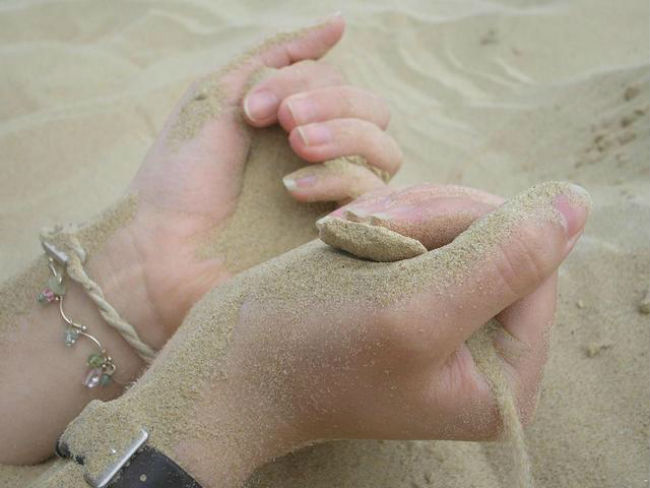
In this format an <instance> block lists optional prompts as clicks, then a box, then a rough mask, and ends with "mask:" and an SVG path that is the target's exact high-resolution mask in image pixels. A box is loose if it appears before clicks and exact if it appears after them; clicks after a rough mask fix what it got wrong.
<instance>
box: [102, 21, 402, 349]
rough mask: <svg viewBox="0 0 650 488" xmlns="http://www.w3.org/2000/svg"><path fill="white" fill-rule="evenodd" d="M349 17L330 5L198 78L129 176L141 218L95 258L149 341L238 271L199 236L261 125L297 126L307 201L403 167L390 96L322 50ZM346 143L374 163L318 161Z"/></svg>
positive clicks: (230, 197) (123, 309)
mask: <svg viewBox="0 0 650 488" xmlns="http://www.w3.org/2000/svg"><path fill="white" fill-rule="evenodd" d="M343 29H344V21H343V19H342V18H341V17H340V16H334V17H331V18H329V19H328V20H327V21H325V22H323V23H322V24H319V25H317V26H315V27H312V28H307V29H304V30H301V31H298V32H294V33H290V34H285V35H282V36H278V37H277V38H276V39H273V40H271V41H269V42H267V43H265V44H263V45H261V46H259V47H257V48H256V49H253V50H251V51H250V53H249V54H246V55H244V56H241V57H240V58H238V59H236V60H235V61H233V62H232V63H230V64H229V65H228V66H226V67H225V68H223V69H221V70H220V71H217V72H216V73H213V74H210V75H207V76H206V77H204V78H203V79H201V80H199V81H197V82H196V83H194V85H193V86H192V87H191V88H190V89H189V90H188V92H187V93H186V94H185V95H184V96H183V98H182V100H181V101H180V103H179V104H178V106H177V107H176V109H175V110H174V112H173V113H172V115H171V116H170V117H169V119H168V121H167V122H166V125H165V127H164V129H163V131H162V132H161V134H160V135H159V137H158V139H157V140H156V141H155V143H154V145H153V146H152V148H151V149H150V151H149V153H148V154H147V156H146V157H145V160H144V162H143V164H142V166H141V167H140V169H139V171H138V173H137V175H136V176H135V178H134V180H133V182H132V184H131V187H130V191H131V192H132V193H135V194H136V195H137V206H138V208H137V213H136V216H135V218H134V220H133V221H132V222H131V223H130V224H129V225H128V226H126V227H125V228H123V229H121V230H120V231H118V232H117V233H116V235H115V236H113V238H112V239H111V241H110V242H109V243H108V244H107V245H106V246H105V249H104V253H103V255H102V256H100V257H96V258H94V259H92V260H91V262H90V264H89V267H90V269H91V272H92V274H93V276H97V277H99V279H100V281H101V284H102V285H105V290H104V291H105V294H106V295H107V297H108V300H109V301H110V302H111V303H112V305H113V306H114V307H115V308H116V309H117V310H119V311H120V313H121V314H122V316H123V317H125V318H126V319H127V320H128V321H130V322H131V323H132V324H134V325H135V327H136V329H137V330H138V332H139V333H140V336H141V337H142V338H143V339H144V340H145V342H147V343H148V344H150V345H152V346H154V347H156V348H159V347H161V346H162V345H163V344H164V343H165V342H166V340H167V339H168V338H169V336H170V335H171V334H172V333H173V332H174V331H175V330H176V328H177V327H178V326H179V325H180V322H181V321H182V318H183V317H184V315H185V314H186V312H187V310H188V309H189V308H190V307H191V305H192V304H193V303H194V302H196V300H197V299H198V298H199V297H201V296H202V295H203V294H204V293H205V292H206V291H207V290H209V289H210V288H211V287H213V286H214V285H216V284H219V283H222V282H224V281H226V280H228V279H229V278H230V277H231V272H230V270H228V269H227V267H226V265H225V264H224V262H223V258H222V257H220V256H216V257H212V258H211V259H200V258H199V257H197V256H198V252H197V247H198V242H199V240H200V237H201V236H204V235H206V234H207V233H208V232H212V234H211V235H212V236H214V229H218V228H219V227H220V225H222V224H224V223H225V222H226V220H227V219H228V218H229V217H230V216H231V215H232V214H233V212H234V210H235V208H236V206H237V201H238V197H239V194H240V191H241V184H242V179H243V172H244V169H245V164H246V160H247V155H248V151H249V149H250V144H251V139H252V137H254V130H253V128H254V127H266V126H269V125H271V124H275V123H278V122H279V123H280V124H281V125H282V126H283V127H284V128H285V129H286V130H287V131H288V132H289V135H288V140H289V142H290V144H291V146H292V147H293V149H294V151H295V152H296V153H297V155H298V156H300V157H301V158H304V159H305V161H306V164H307V165H308V167H306V168H304V169H302V170H299V171H298V172H296V173H295V174H293V175H287V177H286V178H285V180H284V182H285V186H286V187H287V188H288V190H289V192H290V194H291V195H293V196H294V197H295V198H296V199H297V200H299V201H337V200H338V201H340V200H345V199H346V198H348V197H350V196H356V195H359V194H361V193H364V192H365V191H368V190H371V189H375V188H378V187H382V186H385V183H384V182H383V181H382V180H381V178H380V177H379V176H378V175H379V174H381V175H385V174H392V173H394V172H395V171H396V170H397V168H398V166H399V164H400V160H401V155H400V153H399V149H398V148H397V145H396V144H395V142H394V140H393V139H392V138H391V137H390V136H388V135H387V134H386V133H385V132H384V131H383V129H384V128H385V127H386V125H387V123H388V118H389V114H388V109H387V106H386V104H385V103H384V102H383V101H382V100H380V99H379V98H378V97H376V96H375V95H373V94H371V93H370V92H368V91H366V90H363V89H359V88H355V87H352V86H349V85H347V84H346V83H345V81H344V79H343V77H342V76H341V74H340V73H339V72H338V71H337V70H336V69H335V68H333V67H332V66H330V65H327V64H325V63H323V62H322V61H316V60H317V59H318V58H320V57H321V56H323V55H324V54H325V53H326V52H327V51H328V50H329V49H330V48H331V47H332V46H334V45H335V44H336V43H337V42H338V41H339V39H340V38H341V36H342V33H343ZM260 73H263V74H264V75H265V76H264V77H263V78H262V79H261V80H260V81H258V82H257V83H253V84H252V80H254V79H257V78H259V76H260ZM251 84H252V86H251ZM243 114H245V115H243ZM347 155H355V156H359V157H362V158H365V161H366V163H367V164H366V165H349V168H348V169H347V171H346V172H343V173H342V172H341V171H337V170H336V168H332V167H330V166H329V163H326V164H325V165H322V164H318V163H323V162H326V160H329V159H332V158H337V157H339V156H347ZM307 162H308V163H307ZM260 198H261V199H263V198H264V195H260ZM179 284H182V286H179Z"/></svg>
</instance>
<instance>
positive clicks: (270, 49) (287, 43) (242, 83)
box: [193, 14, 345, 102]
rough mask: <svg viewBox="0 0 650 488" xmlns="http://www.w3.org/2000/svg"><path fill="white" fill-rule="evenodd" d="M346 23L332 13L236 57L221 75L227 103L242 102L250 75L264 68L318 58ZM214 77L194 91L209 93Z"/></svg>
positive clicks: (334, 41) (337, 39) (341, 33)
mask: <svg viewBox="0 0 650 488" xmlns="http://www.w3.org/2000/svg"><path fill="white" fill-rule="evenodd" d="M344 29H345V21H344V20H343V17H341V15H340V14H335V15H333V16H331V17H329V18H327V19H326V20H325V21H323V22H321V23H320V24H317V25H315V26H312V27H307V28H305V29H300V30H297V31H293V32H288V33H287V32H285V33H281V34H278V35H276V36H275V37H273V38H271V39H269V40H267V41H266V42H264V43H262V44H261V45H259V46H256V47H254V48H253V49H250V50H249V51H248V52H246V53H245V54H243V55H242V56H240V57H239V58H237V59H236V60H235V61H234V62H232V63H230V64H229V66H228V67H227V68H226V69H225V70H224V71H223V72H221V73H218V75H219V76H220V83H219V85H218V86H219V87H220V88H221V89H223V90H224V93H223V95H224V96H225V99H226V101H227V102H235V101H241V97H243V95H244V90H245V88H246V87H247V85H248V84H249V83H250V78H251V76H252V75H253V74H254V73H256V72H258V71H260V70H261V69H263V68H264V67H266V68H278V69H279V68H283V67H285V66H289V65H290V64H292V63H297V62H299V61H304V60H307V59H313V60H315V59H320V58H321V57H322V56H323V55H325V54H326V53H327V52H328V51H329V50H330V49H331V48H332V47H333V46H335V45H336V43H337V42H338V41H339V40H340V39H341V37H342V36H343V30H344ZM212 78H213V75H211V76H209V77H207V78H206V79H205V80H202V81H201V82H200V83H198V85H197V86H196V87H195V88H194V89H193V91H194V92H196V91H197V90H212V89H213V85H214V83H213V82H212Z"/></svg>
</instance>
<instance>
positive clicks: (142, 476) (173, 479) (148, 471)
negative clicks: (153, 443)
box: [107, 445, 201, 488]
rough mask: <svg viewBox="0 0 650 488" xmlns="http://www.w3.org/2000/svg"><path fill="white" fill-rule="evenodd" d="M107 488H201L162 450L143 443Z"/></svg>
mask: <svg viewBox="0 0 650 488" xmlns="http://www.w3.org/2000/svg"><path fill="white" fill-rule="evenodd" d="M107 488H201V485H199V484H198V483H197V482H196V481H195V480H194V478H192V477H191V476H190V475H189V474H187V473H186V472H185V470H184V469H183V468H181V467H180V466H179V465H178V464H176V463H175V462H174V461H172V460H171V459H170V458H168V457H167V456H165V455H164V454H163V453H162V452H160V451H157V450H156V449H154V448H152V447H150V446H147V445H145V446H143V447H142V448H141V449H140V450H139V451H137V452H136V453H135V454H134V455H133V456H132V457H131V460H130V461H129V463H128V464H127V465H126V466H124V467H123V468H122V470H121V471H120V472H119V473H118V474H117V475H116V476H115V478H114V479H113V481H111V482H110V483H109V484H108V486H107Z"/></svg>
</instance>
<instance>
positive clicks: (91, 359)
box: [88, 353, 104, 368]
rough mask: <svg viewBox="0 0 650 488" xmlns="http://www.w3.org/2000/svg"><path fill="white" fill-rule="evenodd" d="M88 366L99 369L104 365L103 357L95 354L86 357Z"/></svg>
mask: <svg viewBox="0 0 650 488" xmlns="http://www.w3.org/2000/svg"><path fill="white" fill-rule="evenodd" d="M88 364H89V365H90V366H93V367H95V368H99V367H100V366H101V365H102V364H104V356H102V355H101V354H97V353H95V354H91V355H90V356H88Z"/></svg>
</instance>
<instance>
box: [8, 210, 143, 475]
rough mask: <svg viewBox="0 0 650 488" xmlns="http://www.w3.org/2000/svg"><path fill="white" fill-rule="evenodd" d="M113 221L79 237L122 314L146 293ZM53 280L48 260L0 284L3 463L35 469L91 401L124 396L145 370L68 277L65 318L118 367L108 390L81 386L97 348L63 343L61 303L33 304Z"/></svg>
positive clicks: (89, 268) (103, 220) (89, 267)
mask: <svg viewBox="0 0 650 488" xmlns="http://www.w3.org/2000/svg"><path fill="white" fill-rule="evenodd" d="M112 216H114V211H109V212H106V213H104V214H103V215H102V216H101V217H100V218H99V219H97V220H96V221H95V222H94V223H93V224H91V225H88V226H86V227H85V228H84V229H83V230H82V231H81V236H80V239H81V240H82V243H83V245H84V248H86V249H87V251H88V259H87V261H86V262H85V264H84V269H85V270H86V272H87V273H88V275H89V276H91V277H92V278H93V279H94V280H95V281H96V282H97V284H98V285H99V286H100V288H101V289H102V291H103V292H104V295H105V297H106V299H107V301H108V302H109V303H111V304H112V305H113V306H114V307H116V309H118V310H120V313H122V312H121V309H122V308H125V307H126V304H127V303H128V301H127V300H124V299H123V297H124V292H123V290H124V289H126V290H128V291H129V297H130V298H133V299H134V301H137V300H139V301H140V302H142V301H143V300H145V299H146V297H142V296H140V295H142V294H143V293H144V292H142V291H141V290H142V287H140V286H136V283H137V281H138V269H139V268H138V265H137V256H135V252H134V251H133V250H132V249H131V247H129V246H127V245H125V242H126V239H125V238H124V236H121V234H122V233H123V232H124V230H123V228H114V227H116V226H115V225H112V226H111V225H109V224H110V223H111V217H112ZM113 220H114V219H113ZM116 256H119V259H118V258H117V257H116ZM50 276H51V274H50V271H49V269H48V263H47V259H46V258H45V257H44V256H43V257H40V258H38V259H36V260H35V261H34V262H33V263H32V264H31V265H30V266H29V267H28V268H27V269H26V270H25V271H24V272H22V273H21V274H19V275H17V276H16V277H14V278H11V279H9V280H7V281H6V282H4V283H3V284H2V285H1V286H0V370H1V371H2V377H1V381H0V418H2V419H3V420H2V421H1V422H0V438H2V439H3V443H2V444H1V445H0V463H8V464H30V463H36V462H39V461H41V460H43V459H45V458H47V457H48V456H50V455H52V453H53V446H54V442H55V440H56V438H57V437H58V436H59V435H60V434H61V432H63V430H64V429H65V426H66V425H67V423H68V422H69V421H70V420H72V419H73V418H74V417H75V416H76V415H77V414H78V413H79V412H80V411H81V410H82V409H83V407H84V406H85V405H86V404H87V403H88V402H89V401H90V400H91V399H93V398H99V399H102V400H110V399H112V398H115V397H117V396H119V395H120V394H121V393H122V391H123V389H124V386H125V385H126V384H127V383H129V382H131V381H133V380H134V379H135V378H137V376H138V375H139V373H140V371H141V370H142V369H143V366H144V362H143V361H142V359H141V358H140V357H139V356H138V355H137V354H136V352H135V351H134V350H133V349H132V348H131V346H129V345H128V344H127V343H126V342H125V340H124V339H123V338H122V337H121V336H120V334H119V333H118V332H117V331H116V330H115V329H114V328H112V327H111V326H109V325H108V324H107V323H106V322H105V321H104V320H103V319H102V317H101V316H100V315H99V312H98V309H97V306H96V305H95V304H94V303H93V302H92V301H91V300H90V298H89V297H88V295H87V294H86V292H85V291H84V290H83V289H82V287H81V286H80V285H78V284H77V283H75V282H73V281H72V280H71V279H69V278H67V277H65V286H66V294H65V300H64V303H63V308H64V311H65V313H66V314H67V315H68V316H69V317H70V318H71V319H72V320H74V321H75V322H77V323H79V324H82V325H84V326H86V327H87V332H88V333H89V334H91V335H92V336H93V337H95V338H97V339H98V340H99V341H100V342H101V345H102V347H103V348H104V349H105V350H106V353H107V354H108V355H110V356H111V357H112V358H113V361H114V363H115V365H116V366H117V369H116V371H115V373H114V375H113V376H112V380H114V381H110V383H109V384H108V385H106V386H98V387H96V388H92V389H89V388H87V387H86V386H84V384H83V383H84V380H85V378H86V376H87V374H88V371H89V369H91V367H90V366H89V365H88V362H87V361H88V358H89V356H90V355H91V354H94V353H97V352H98V347H97V345H96V344H94V342H92V341H91V340H89V339H88V338H86V337H84V336H79V337H78V339H77V341H76V342H75V343H74V344H73V345H70V346H66V344H65V341H64V333H65V331H66V327H65V323H64V320H63V318H62V317H61V314H60V311H59V304H58V302H53V303H45V304H41V303H38V301H37V299H36V298H37V296H38V294H39V292H40V291H41V290H43V289H44V288H45V286H46V284H47V281H48V278H49V277H50ZM142 308H143V309H146V307H142ZM127 312H129V313H130V312H131V311H130V310H127ZM126 318H127V320H129V317H126ZM9 419H11V420H9Z"/></svg>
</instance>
